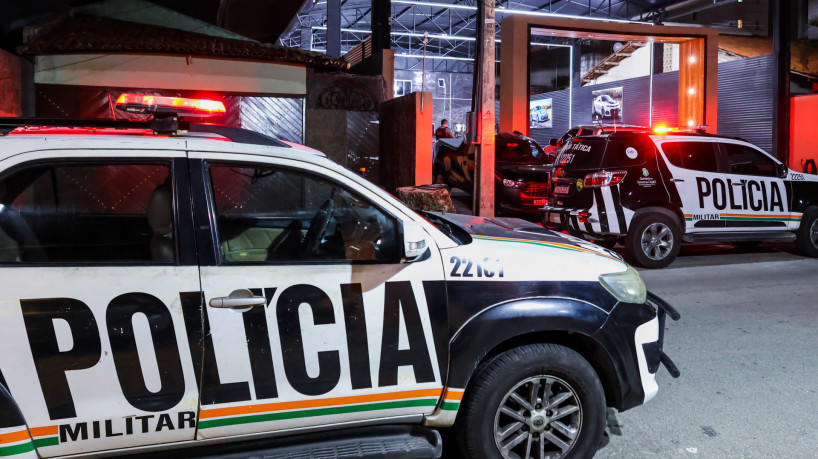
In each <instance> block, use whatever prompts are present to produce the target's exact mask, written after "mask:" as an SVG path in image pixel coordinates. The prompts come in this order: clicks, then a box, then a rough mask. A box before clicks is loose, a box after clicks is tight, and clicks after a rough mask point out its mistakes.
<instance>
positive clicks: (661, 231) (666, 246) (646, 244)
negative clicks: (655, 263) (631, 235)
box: [641, 222, 673, 260]
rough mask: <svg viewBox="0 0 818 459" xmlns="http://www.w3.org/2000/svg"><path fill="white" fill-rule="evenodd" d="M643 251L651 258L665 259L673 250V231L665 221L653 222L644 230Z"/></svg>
mask: <svg viewBox="0 0 818 459" xmlns="http://www.w3.org/2000/svg"><path fill="white" fill-rule="evenodd" d="M641 242H642V252H643V253H644V254H645V255H646V256H647V257H648V258H650V259H651V260H663V259H665V258H666V257H667V256H668V255H669V254H670V251H671V250H673V232H672V231H671V230H670V227H668V226H667V225H665V224H664V223H658V222H657V223H651V224H650V225H648V227H647V228H645V231H643V232H642V241H641Z"/></svg>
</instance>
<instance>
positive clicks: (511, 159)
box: [494, 140, 545, 164]
mask: <svg viewBox="0 0 818 459" xmlns="http://www.w3.org/2000/svg"><path fill="white" fill-rule="evenodd" d="M494 152H495V154H496V155H497V158H496V159H497V161H503V162H507V163H520V164H542V163H544V162H545V152H544V151H543V149H542V148H541V147H540V146H539V145H537V143H536V142H528V141H526V140H519V141H510V142H502V141H498V142H497V147H496V148H495V150H494Z"/></svg>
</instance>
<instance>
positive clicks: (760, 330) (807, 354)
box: [597, 245, 818, 458]
mask: <svg viewBox="0 0 818 459" xmlns="http://www.w3.org/2000/svg"><path fill="white" fill-rule="evenodd" d="M642 276H643V278H644V279H645V283H646V284H647V286H648V289H649V290H651V291H652V292H654V293H656V294H658V295H659V296H661V297H663V298H664V299H666V300H667V301H668V302H670V303H671V304H672V305H673V306H674V307H676V308H677V309H678V310H679V312H680V313H681V315H682V319H681V320H680V321H679V322H670V321H669V323H668V326H667V331H666V338H665V351H666V352H667V354H668V355H669V356H670V357H671V358H672V359H673V361H674V362H675V363H676V365H677V366H678V367H679V369H680V370H681V372H682V376H681V377H680V378H679V379H673V378H672V377H670V375H669V374H668V373H667V371H665V370H664V369H663V368H662V369H660V370H659V374H658V376H657V380H658V382H659V394H658V395H657V396H656V398H655V399H654V400H652V401H650V402H648V403H647V404H646V405H644V406H641V407H637V408H634V409H632V410H630V411H627V412H624V413H620V414H618V416H617V417H618V421H619V424H620V426H621V433H622V435H621V436H611V442H610V444H609V445H608V446H607V447H605V448H603V449H602V450H601V451H600V452H599V453H598V455H597V457H602V458H619V457H628V458H632V457H646V458H653V457H662V458H665V457H706V458H710V457H719V458H721V457H787V458H801V457H804V458H807V457H816V456H818V451H816V445H817V444H818V441H816V439H817V438H818V410H816V408H818V393H817V392H816V391H818V383H816V381H818V334H816V329H818V260H815V259H807V258H803V257H801V256H799V255H796V254H795V252H794V251H793V250H792V248H788V247H786V246H784V245H781V246H774V245H762V246H761V247H759V248H758V249H756V250H753V251H749V252H739V251H737V250H735V249H732V248H731V247H730V246H727V245H725V246H690V247H686V248H685V250H683V253H682V256H681V257H680V258H679V259H678V260H677V261H676V262H674V263H673V264H672V265H671V266H670V267H669V268H667V269H664V270H656V271H642Z"/></svg>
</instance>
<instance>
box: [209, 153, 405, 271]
mask: <svg viewBox="0 0 818 459" xmlns="http://www.w3.org/2000/svg"><path fill="white" fill-rule="evenodd" d="M213 166H217V167H242V168H246V167H264V168H268V169H278V170H282V171H292V172H295V173H297V174H301V175H306V176H313V177H317V178H318V179H320V180H323V181H325V182H328V183H330V184H332V185H333V186H336V187H340V188H343V189H345V190H347V191H351V192H352V193H353V194H354V195H356V196H357V197H359V199H362V200H364V201H366V202H367V203H368V204H369V205H371V206H372V207H374V208H376V209H378V211H380V212H382V213H383V214H384V215H386V216H387V217H389V218H391V219H392V220H393V221H394V222H395V224H396V228H395V233H396V235H397V239H398V241H397V246H398V250H397V252H398V253H397V256H396V258H395V259H391V260H348V259H343V260H340V259H339V260H270V261H267V260H265V261H261V262H258V261H233V262H229V261H226V260H225V257H224V254H222V251H221V242H222V241H221V239H220V236H219V227H218V222H217V220H216V218H217V214H216V202H215V199H214V193H213V190H214V188H213V180H212V176H211V174H210V168H211V167H213ZM201 173H202V178H203V184H204V189H203V191H204V193H205V203H206V205H207V215H208V221H209V223H210V237H211V239H212V242H213V253H214V258H215V263H216V266H225V267H226V266H282V265H285V266H286V265H299V266H301V265H304V266H307V265H388V264H400V263H401V262H402V261H403V246H404V236H403V219H401V218H399V217H397V216H395V214H393V213H392V212H389V211H388V210H387V209H385V208H384V207H383V206H381V205H379V204H377V203H375V202H373V200H372V199H370V198H369V197H367V195H366V193H363V192H361V190H359V189H358V188H356V187H354V186H349V185H345V184H344V183H341V182H340V181H339V180H336V179H334V178H332V177H329V176H327V175H326V174H322V173H320V171H317V170H310V169H304V168H299V167H292V166H288V165H283V164H278V163H274V162H269V163H268V162H263V161H246V162H245V161H238V160H230V159H202V160H201ZM353 185H354V184H353Z"/></svg>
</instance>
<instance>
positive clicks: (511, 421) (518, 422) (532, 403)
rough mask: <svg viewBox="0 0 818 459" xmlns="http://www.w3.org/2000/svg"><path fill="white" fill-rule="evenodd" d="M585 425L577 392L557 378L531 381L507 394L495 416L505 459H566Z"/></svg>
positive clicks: (496, 440)
mask: <svg viewBox="0 0 818 459" xmlns="http://www.w3.org/2000/svg"><path fill="white" fill-rule="evenodd" d="M581 426H582V405H581V404H580V402H579V397H578V396H577V393H576V391H575V390H574V389H573V388H572V387H571V386H570V385H568V383H566V382H565V381H563V380H562V379H560V378H557V377H555V376H546V375H541V376H534V377H531V378H528V379H526V380H524V381H522V382H520V383H518V384H517V385H516V386H514V387H513V388H512V389H511V390H510V391H508V392H507V393H506V395H505V396H504V397H503V401H502V403H501V404H500V407H499V408H498V409H497V411H496V413H495V415H494V443H495V445H496V446H497V449H498V451H499V452H500V455H501V456H502V457H504V458H506V459H532V458H533V459H546V458H560V457H564V456H565V455H566V454H568V452H569V451H570V450H571V448H572V447H573V446H574V444H575V442H576V440H577V438H578V437H579V433H580V428H581Z"/></svg>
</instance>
